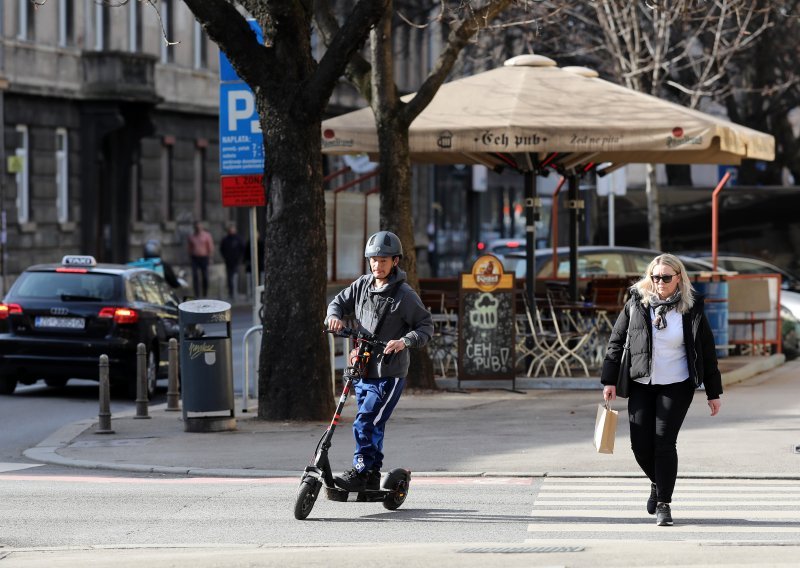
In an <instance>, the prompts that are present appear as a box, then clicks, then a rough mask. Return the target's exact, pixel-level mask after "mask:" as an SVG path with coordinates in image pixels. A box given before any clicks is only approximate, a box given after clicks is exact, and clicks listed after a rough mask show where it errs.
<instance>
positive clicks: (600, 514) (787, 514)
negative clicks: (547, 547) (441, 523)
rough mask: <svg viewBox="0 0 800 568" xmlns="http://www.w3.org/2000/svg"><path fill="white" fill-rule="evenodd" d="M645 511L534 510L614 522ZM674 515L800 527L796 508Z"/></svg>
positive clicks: (681, 511)
mask: <svg viewBox="0 0 800 568" xmlns="http://www.w3.org/2000/svg"><path fill="white" fill-rule="evenodd" d="M644 513H645V511H644V507H643V506H642V505H641V504H640V505H639V507H637V508H636V510H635V511H634V510H632V509H630V508H629V509H623V510H620V509H619V508H615V509H603V510H597V509H595V508H594V507H586V508H583V509H542V508H539V507H537V508H536V509H534V511H533V516H534V517H574V518H575V519H608V521H609V522H614V520H615V519H631V518H637V517H640V516H642V515H643V514H644ZM672 515H673V516H674V517H680V518H681V519H684V520H690V519H708V518H714V519H746V520H751V519H753V518H756V517H757V518H759V519H786V520H789V521H794V522H796V523H797V528H798V529H800V513H798V512H797V511H796V510H791V511H775V510H763V509H762V510H760V511H751V510H741V509H738V510H726V511H723V510H720V509H716V510H713V511H708V510H703V511H698V510H696V509H689V510H684V509H680V508H678V507H677V506H676V507H673V511H672Z"/></svg>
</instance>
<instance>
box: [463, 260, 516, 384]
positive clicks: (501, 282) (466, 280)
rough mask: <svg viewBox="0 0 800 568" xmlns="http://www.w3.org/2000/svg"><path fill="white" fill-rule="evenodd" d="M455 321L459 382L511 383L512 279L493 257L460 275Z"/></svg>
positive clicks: (512, 333) (512, 358) (512, 346)
mask: <svg viewBox="0 0 800 568" xmlns="http://www.w3.org/2000/svg"><path fill="white" fill-rule="evenodd" d="M459 295H460V301H459V317H458V327H459V330H458V341H459V343H458V359H459V363H458V378H459V380H475V379H480V380H484V379H505V380H509V379H510V380H514V378H515V375H516V372H515V363H516V357H515V354H514V345H515V341H516V338H515V330H514V319H515V304H516V302H515V301H514V278H513V275H512V274H503V265H502V263H501V262H500V260H499V259H498V258H497V257H495V256H493V255H484V256H482V257H480V258H479V259H478V260H477V261H475V264H474V265H473V267H472V272H471V273H470V274H462V275H461V286H460V290H459Z"/></svg>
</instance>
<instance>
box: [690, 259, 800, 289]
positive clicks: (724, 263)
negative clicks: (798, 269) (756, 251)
mask: <svg viewBox="0 0 800 568" xmlns="http://www.w3.org/2000/svg"><path fill="white" fill-rule="evenodd" d="M696 258H697V259H699V260H704V261H706V262H708V263H709V265H711V263H712V257H711V255H710V254H707V255H701V256H698V257H696ZM717 267H718V268H721V269H723V270H727V271H729V272H738V273H739V274H775V273H777V274H780V275H781V278H782V280H781V288H782V289H783V290H792V291H794V292H800V278H798V277H797V275H795V274H792V273H791V272H789V271H787V270H784V269H783V268H780V267H778V266H775V265H774V264H770V263H769V262H767V261H765V260H761V259H760V258H750V257H746V256H734V255H717Z"/></svg>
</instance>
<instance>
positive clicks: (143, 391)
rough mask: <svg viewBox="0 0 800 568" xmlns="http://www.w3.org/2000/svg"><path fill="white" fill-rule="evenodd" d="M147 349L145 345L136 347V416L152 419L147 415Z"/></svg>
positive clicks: (141, 344)
mask: <svg viewBox="0 0 800 568" xmlns="http://www.w3.org/2000/svg"><path fill="white" fill-rule="evenodd" d="M148 402H149V401H148V400H147V349H146V348H145V346H144V343H140V344H139V345H137V346H136V416H134V418H150V416H149V415H148V414H147V410H148V409H147V403H148Z"/></svg>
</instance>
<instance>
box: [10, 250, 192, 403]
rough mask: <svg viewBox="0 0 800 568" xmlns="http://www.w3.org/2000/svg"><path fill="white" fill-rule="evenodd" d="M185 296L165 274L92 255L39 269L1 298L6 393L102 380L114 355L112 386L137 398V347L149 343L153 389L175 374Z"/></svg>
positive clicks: (150, 386)
mask: <svg viewBox="0 0 800 568" xmlns="http://www.w3.org/2000/svg"><path fill="white" fill-rule="evenodd" d="M178 304H179V300H178V298H177V297H176V296H175V294H174V293H173V292H172V290H171V288H170V287H169V286H168V285H167V283H166V282H165V281H164V278H162V277H161V276H160V275H159V274H157V273H156V272H153V271H152V270H147V269H142V268H135V267H131V266H125V265H119V264H97V262H96V261H95V259H94V258H93V257H91V256H65V257H64V258H63V260H62V262H61V264H41V265H36V266H31V267H30V268H28V269H27V270H25V272H23V273H22V274H21V275H20V277H19V278H18V279H17V281H16V282H14V285H13V286H12V287H11V289H10V290H9V291H8V294H7V295H6V297H5V299H4V300H3V302H2V303H0V394H12V393H13V392H14V389H15V388H16V386H17V383H22V384H33V383H35V382H36V381H37V380H39V379H44V380H45V382H46V383H47V384H48V385H50V386H63V385H65V384H66V382H67V381H68V380H69V379H71V378H83V379H94V380H98V376H99V372H98V363H99V357H100V355H103V354H105V355H107V356H108V360H109V375H110V379H111V382H112V385H116V386H123V387H125V388H126V389H127V393H128V395H129V396H131V397H132V398H135V397H136V347H137V344H139V343H143V344H144V345H145V347H146V348H147V390H148V394H149V395H150V396H152V395H153V393H154V391H155V388H156V381H157V379H158V378H161V377H166V375H167V364H168V359H167V353H168V351H167V349H168V345H169V340H170V338H172V337H174V338H176V339H177V338H178V333H179V328H178Z"/></svg>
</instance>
